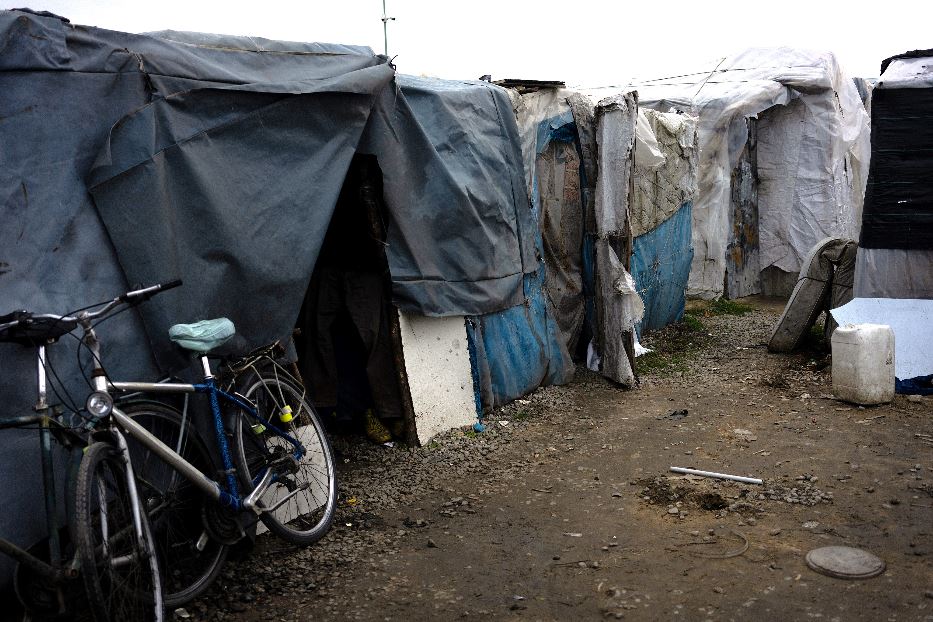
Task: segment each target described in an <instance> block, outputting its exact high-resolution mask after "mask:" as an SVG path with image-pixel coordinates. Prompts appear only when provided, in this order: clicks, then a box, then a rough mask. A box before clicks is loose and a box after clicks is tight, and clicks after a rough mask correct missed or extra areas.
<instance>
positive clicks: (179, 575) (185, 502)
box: [122, 402, 229, 609]
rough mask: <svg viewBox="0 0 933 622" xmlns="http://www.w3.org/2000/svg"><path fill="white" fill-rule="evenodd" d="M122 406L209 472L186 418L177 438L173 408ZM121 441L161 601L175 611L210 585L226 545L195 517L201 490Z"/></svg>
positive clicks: (177, 421)
mask: <svg viewBox="0 0 933 622" xmlns="http://www.w3.org/2000/svg"><path fill="white" fill-rule="evenodd" d="M122 410H123V412H124V413H125V414H126V415H127V416H128V417H131V418H133V419H134V420H136V421H137V422H138V423H139V424H140V425H142V426H143V427H144V428H146V430H148V431H149V432H150V433H152V434H153V435H154V436H155V437H156V438H158V439H159V440H160V441H162V442H163V443H165V444H166V445H168V446H169V447H171V448H172V449H175V450H176V451H178V453H179V455H180V456H181V457H182V458H184V459H185V460H187V461H188V462H190V463H191V464H192V465H193V466H195V467H197V468H198V470H200V471H201V472H202V473H205V474H207V475H211V474H212V473H213V471H214V462H213V460H212V458H211V454H210V452H209V451H208V449H207V446H206V444H205V443H204V441H203V439H202V438H201V436H200V435H199V434H197V433H196V432H195V430H194V428H193V427H192V426H191V423H190V422H189V421H185V422H184V426H185V427H184V435H183V436H181V432H182V416H181V413H179V412H178V411H177V410H175V409H174V408H170V407H168V406H166V405H163V404H158V403H153V402H140V403H135V404H129V405H127V406H125V407H124V408H123V409H122ZM180 438H181V445H179V439H180ZM126 443H127V446H128V447H129V450H130V459H131V460H132V464H133V472H134V474H135V475H136V487H137V489H138V491H139V498H140V503H141V504H142V505H143V507H145V508H146V512H147V514H148V516H149V525H150V528H151V529H152V535H153V537H154V539H155V544H156V554H157V555H158V556H159V565H160V567H161V568H162V600H163V601H164V602H165V607H166V608H167V609H175V608H177V607H181V606H183V605H185V604H187V603H189V602H191V601H192V600H194V599H195V598H197V597H198V596H200V595H201V594H203V593H204V591H205V590H206V589H207V588H208V587H210V586H211V584H212V583H213V582H214V581H215V580H216V579H217V575H218V574H220V571H221V569H222V568H223V565H224V562H225V561H226V559H227V554H228V552H229V547H228V546H227V545H225V544H221V543H220V542H217V541H215V540H213V539H211V538H208V537H207V533H206V531H205V529H204V526H203V524H202V519H201V516H202V508H203V505H204V503H205V498H204V494H203V493H202V492H201V491H200V490H199V489H198V488H197V487H195V486H194V484H192V483H191V482H189V481H188V480H186V479H185V478H184V477H182V476H181V475H179V474H178V473H177V472H176V471H175V470H174V469H172V468H171V467H170V466H169V465H168V464H166V463H165V462H164V461H163V460H162V459H161V458H159V457H158V456H156V455H154V454H152V452H150V451H149V449H148V448H146V447H145V446H143V445H142V444H141V443H139V442H138V441H136V440H135V439H133V438H132V437H127V439H126Z"/></svg>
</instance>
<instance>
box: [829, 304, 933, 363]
mask: <svg viewBox="0 0 933 622" xmlns="http://www.w3.org/2000/svg"><path fill="white" fill-rule="evenodd" d="M831 313H832V315H833V318H834V319H835V320H836V321H837V322H838V323H839V325H840V326H844V325H846V324H865V323H869V324H886V325H888V326H890V327H891V328H892V329H893V330H894V375H895V376H896V377H897V378H898V379H900V380H909V379H911V378H917V377H924V376H929V375H931V374H933V331H931V330H930V326H931V325H933V300H917V299H909V298H898V299H895V298H855V299H854V300H852V301H851V302H849V303H848V304H845V305H843V306H841V307H839V308H838V309H833V310H832V311H831Z"/></svg>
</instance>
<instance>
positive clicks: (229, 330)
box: [168, 317, 236, 354]
mask: <svg viewBox="0 0 933 622" xmlns="http://www.w3.org/2000/svg"><path fill="white" fill-rule="evenodd" d="M235 334H236V327H234V326H233V322H231V321H230V320H228V319H227V318H225V317H219V318H217V319H214V320H202V321H200V322H195V323H194V324H175V325H174V326H172V327H171V328H169V329H168V336H169V338H170V339H171V340H172V341H174V342H175V343H177V344H178V345H180V346H181V347H182V348H184V349H186V350H192V351H194V352H198V353H200V354H207V353H208V352H210V351H211V350H213V349H214V348H216V347H217V346H220V345H223V344H224V343H226V342H227V341H229V340H230V339H231V338H232V337H233V336H234V335H235Z"/></svg>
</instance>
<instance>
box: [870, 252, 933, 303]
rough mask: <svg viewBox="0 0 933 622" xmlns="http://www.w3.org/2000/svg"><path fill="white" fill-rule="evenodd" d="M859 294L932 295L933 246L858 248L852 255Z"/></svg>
mask: <svg viewBox="0 0 933 622" xmlns="http://www.w3.org/2000/svg"><path fill="white" fill-rule="evenodd" d="M855 295H856V296H857V297H859V298H933V250H929V251H923V250H903V249H898V248H860V249H859V252H858V256H857V257H856V259H855Z"/></svg>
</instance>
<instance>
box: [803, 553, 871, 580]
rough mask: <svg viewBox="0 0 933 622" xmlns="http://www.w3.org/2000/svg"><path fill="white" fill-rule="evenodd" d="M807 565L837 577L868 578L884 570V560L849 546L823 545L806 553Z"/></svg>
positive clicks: (821, 572)
mask: <svg viewBox="0 0 933 622" xmlns="http://www.w3.org/2000/svg"><path fill="white" fill-rule="evenodd" d="M806 559H807V566H809V567H810V568H811V569H813V570H815V571H817V572H819V573H820V574H825V575H828V576H830V577H836V578H838V579H870V578H871V577H877V576H878V575H880V574H881V573H882V572H884V569H885V564H884V560H883V559H881V558H880V557H878V556H877V555H875V554H874V553H869V552H868V551H865V550H862V549H854V548H852V547H849V546H824V547H822V548H819V549H813V550H812V551H810V552H809V553H807V558H806Z"/></svg>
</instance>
